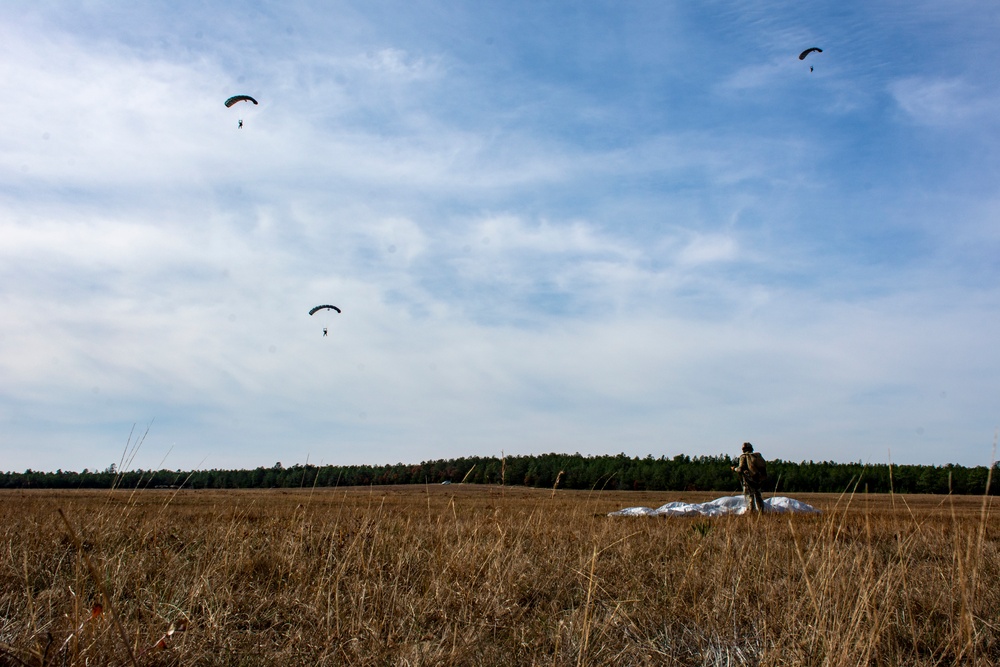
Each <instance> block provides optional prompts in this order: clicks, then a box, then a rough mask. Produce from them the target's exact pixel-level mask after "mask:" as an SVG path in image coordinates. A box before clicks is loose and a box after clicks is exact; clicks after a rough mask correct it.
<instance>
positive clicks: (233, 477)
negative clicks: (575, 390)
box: [0, 454, 1000, 495]
mask: <svg viewBox="0 0 1000 667" xmlns="http://www.w3.org/2000/svg"><path fill="white" fill-rule="evenodd" d="M735 464H736V459H734V458H732V457H729V456H726V455H720V456H696V457H691V456H685V455H683V454H680V455H677V456H674V457H672V458H667V457H664V456H661V457H659V458H654V457H653V456H647V457H645V458H639V457H629V456H626V455H625V454H618V455H606V456H583V455H581V454H540V455H528V456H502V457H479V456H472V457H463V458H457V459H440V460H436V461H424V462H422V463H419V464H404V463H397V464H395V465H384V466H377V465H353V466H336V465H324V466H316V465H310V464H306V465H299V464H296V465H293V466H288V467H285V466H282V465H281V463H280V462H279V463H275V464H274V465H273V466H271V467H270V468H265V467H259V468H255V469H252V470H218V469H213V470H194V471H181V470H141V469H139V470H127V471H121V470H117V469H116V466H115V465H114V464H112V465H110V466H108V467H107V468H106V469H104V470H102V471H91V470H88V469H86V468H85V469H84V470H83V471H81V472H68V471H63V470H57V471H55V472H38V471H33V470H25V471H24V472H7V473H0V488H4V489H110V488H191V489H266V488H305V487H336V486H369V485H383V484H442V483H466V484H503V485H514V486H528V487H537V488H556V487H558V488H561V489H562V488H565V489H611V490H636V491H640V490H645V491H719V492H727V493H730V492H731V493H736V492H739V490H740V483H739V480H738V479H737V477H736V475H735V474H734V473H733V472H732V470H731V469H730V466H733V465H735ZM767 467H768V481H767V483H766V484H765V491H766V492H768V493H770V492H776V493H779V494H780V493H797V492H833V493H838V492H842V491H850V490H854V489H856V490H859V491H865V490H867V491H869V492H871V493H888V492H889V491H894V492H896V493H937V494H944V493H955V494H963V495H966V494H968V495H980V494H983V493H987V492H988V493H990V494H992V495H996V494H997V493H998V492H997V487H998V486H1000V484H997V483H996V481H997V480H993V483H990V481H991V479H992V477H993V476H994V475H992V474H991V473H995V472H998V471H1000V463H997V464H994V465H993V468H992V470H991V468H989V467H986V466H976V467H971V468H970V467H965V466H960V465H954V464H948V465H944V466H927V465H892V466H890V465H887V464H874V465H870V464H863V463H861V462H860V461H859V462H857V463H834V462H832V461H822V462H815V461H802V462H799V463H795V462H792V461H782V460H781V459H774V460H770V461H768V463H767Z"/></svg>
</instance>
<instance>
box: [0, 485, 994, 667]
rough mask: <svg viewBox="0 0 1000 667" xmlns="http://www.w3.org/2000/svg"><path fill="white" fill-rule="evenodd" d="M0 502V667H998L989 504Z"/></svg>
mask: <svg viewBox="0 0 1000 667" xmlns="http://www.w3.org/2000/svg"><path fill="white" fill-rule="evenodd" d="M718 495H719V494H712V493H704V492H702V493H698V492H687V493H664V492H658V493H653V492H624V491H593V492H588V491H575V490H564V489H559V490H553V489H547V490H543V489H531V488H525V487H502V486H487V485H462V484H452V485H426V486H391V487H351V488H337V489H310V488H304V489H274V490H230V491H214V490H140V491H127V490H115V491H100V492H97V491H37V490H36V491H4V492H0V538H2V542H0V547H2V550H3V552H2V558H0V564H2V569H0V664H9V665H32V666H36V665H38V666H41V665H74V666H76V665H143V666H146V665H324V664H327V665H796V666H802V665H852V666H853V665H928V666H929V665H955V664H967V665H992V664H1000V613H998V610H1000V587H998V586H997V581H998V580H1000V550H998V546H1000V542H998V540H1000V531H998V527H997V522H996V517H995V508H994V504H993V503H995V502H996V501H995V498H994V497H992V496H978V497H976V496H903V495H894V496H892V495H888V494H886V495H875V494H871V495H869V494H858V495H853V496H851V495H822V494H800V495H796V496H795V497H796V498H797V499H799V500H803V501H805V502H808V503H810V504H812V505H814V506H816V507H818V508H819V509H821V510H823V513H822V514H819V515H808V516H807V515H796V516H791V515H765V516H762V517H751V516H737V517H720V518H713V519H708V518H704V517H702V518H649V517H608V516H607V513H608V512H610V511H613V510H618V509H621V508H623V507H628V506H636V505H644V506H648V507H658V506H659V505H661V504H663V503H666V502H669V501H672V500H685V501H689V502H694V501H704V500H708V499H711V498H714V497H717V496H718Z"/></svg>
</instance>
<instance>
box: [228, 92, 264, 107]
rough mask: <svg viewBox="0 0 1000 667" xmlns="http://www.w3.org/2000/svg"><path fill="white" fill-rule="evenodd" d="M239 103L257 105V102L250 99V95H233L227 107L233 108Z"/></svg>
mask: <svg viewBox="0 0 1000 667" xmlns="http://www.w3.org/2000/svg"><path fill="white" fill-rule="evenodd" d="M237 102H253V103H254V104H257V100H255V99H254V98H252V97H250V96H249V95H233V96H232V97H230V98H229V99H228V100H226V106H227V107H231V106H233V105H234V104H236V103H237Z"/></svg>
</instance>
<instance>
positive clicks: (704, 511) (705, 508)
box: [608, 496, 819, 516]
mask: <svg viewBox="0 0 1000 667" xmlns="http://www.w3.org/2000/svg"><path fill="white" fill-rule="evenodd" d="M764 507H765V511H767V512H773V513H775V514H784V513H795V514H819V510H818V509H816V508H815V507H813V506H812V505H807V504H806V503H804V502H802V501H800V500H795V499H793V498H786V497H784V496H778V497H775V498H768V499H767V500H765V501H764ZM746 512H747V501H746V498H744V497H743V496H725V497H724V498H717V499H715V500H711V501H709V502H707V503H684V502H679V501H678V502H673V503H667V504H666V505H663V506H661V507H658V508H656V509H655V510H654V509H650V508H649V507H626V508H625V509H622V510H618V511H617V512H610V513H609V514H608V516H724V515H726V514H746Z"/></svg>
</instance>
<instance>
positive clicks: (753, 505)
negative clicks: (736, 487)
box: [733, 442, 767, 514]
mask: <svg viewBox="0 0 1000 667" xmlns="http://www.w3.org/2000/svg"><path fill="white" fill-rule="evenodd" d="M733 472H735V473H736V474H737V475H739V476H740V481H741V482H743V496H744V497H745V498H746V499H747V508H748V509H749V510H752V511H754V512H756V513H758V514H760V513H762V512H763V511H764V498H763V496H761V495H760V487H761V486H763V484H764V482H766V481H767V463H765V461H764V457H763V456H761V455H760V453H759V452H755V451H754V450H753V445H751V444H750V443H749V442H744V443H743V453H742V454H740V461H739V463H738V464H736V466H735V467H733Z"/></svg>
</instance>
